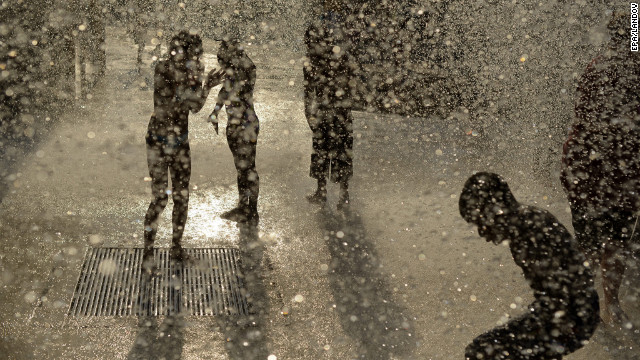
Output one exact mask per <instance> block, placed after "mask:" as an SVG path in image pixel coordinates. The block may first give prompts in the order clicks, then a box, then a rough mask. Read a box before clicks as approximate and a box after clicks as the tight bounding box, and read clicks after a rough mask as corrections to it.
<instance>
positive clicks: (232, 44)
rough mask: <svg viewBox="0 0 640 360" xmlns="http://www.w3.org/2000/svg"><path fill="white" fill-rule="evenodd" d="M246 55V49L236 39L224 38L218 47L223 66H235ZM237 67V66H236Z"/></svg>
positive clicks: (219, 61)
mask: <svg viewBox="0 0 640 360" xmlns="http://www.w3.org/2000/svg"><path fill="white" fill-rule="evenodd" d="M243 55H244V49H243V48H242V46H241V45H240V43H238V42H237V41H235V40H232V39H226V38H225V39H224V40H222V42H221V43H220V48H219V49H218V63H219V64H220V66H222V67H233V66H234V65H237V62H238V61H239V60H240V59H241V57H242V56H243ZM236 67H237V66H236Z"/></svg>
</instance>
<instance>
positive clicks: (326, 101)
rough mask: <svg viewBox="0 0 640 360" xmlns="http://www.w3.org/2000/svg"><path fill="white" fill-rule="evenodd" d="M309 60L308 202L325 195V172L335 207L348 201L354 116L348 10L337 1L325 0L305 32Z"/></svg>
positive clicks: (322, 199) (306, 77)
mask: <svg viewBox="0 0 640 360" xmlns="http://www.w3.org/2000/svg"><path fill="white" fill-rule="evenodd" d="M305 43H306V46H307V57H308V59H309V60H308V62H307V64H305V67H304V69H303V72H304V81H305V88H304V90H305V92H304V93H305V116H306V118H307V122H308V123H309V127H310V128H311V131H312V132H313V140H312V146H313V152H312V153H311V166H310V171H309V175H310V176H311V177H312V178H314V179H316V180H317V183H318V186H317V189H316V191H315V192H314V193H313V194H311V195H308V196H307V199H308V200H309V201H310V202H311V203H318V204H323V203H324V202H326V200H327V176H330V177H331V180H332V181H333V182H334V183H339V184H340V199H339V202H338V208H339V209H340V208H342V207H344V206H345V205H348V204H349V180H350V179H351V176H352V175H353V117H352V115H351V107H352V105H353V101H352V90H353V84H352V83H351V81H352V80H353V79H354V69H355V68H354V66H355V62H353V61H350V54H349V51H350V45H351V44H350V39H349V38H348V26H347V23H346V14H344V11H343V9H342V7H341V6H340V5H337V4H336V3H334V2H325V12H324V14H323V15H322V16H321V17H320V19H319V20H317V21H314V22H312V23H311V24H310V25H309V27H308V28H307V30H306V32H305Z"/></svg>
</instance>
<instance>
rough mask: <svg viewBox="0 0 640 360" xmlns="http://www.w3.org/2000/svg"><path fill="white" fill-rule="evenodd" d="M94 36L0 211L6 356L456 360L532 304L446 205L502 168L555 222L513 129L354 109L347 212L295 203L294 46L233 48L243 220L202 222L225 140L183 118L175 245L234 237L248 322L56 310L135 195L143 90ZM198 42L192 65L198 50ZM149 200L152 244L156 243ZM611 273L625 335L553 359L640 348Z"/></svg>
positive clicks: (111, 39) (123, 232) (125, 45)
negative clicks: (252, 161) (250, 208)
mask: <svg viewBox="0 0 640 360" xmlns="http://www.w3.org/2000/svg"><path fill="white" fill-rule="evenodd" d="M108 35H109V36H108V43H107V53H108V70H107V77H106V78H105V80H104V82H103V83H102V85H101V86H100V87H99V88H97V89H96V91H95V92H94V93H93V94H92V95H93V96H92V98H91V99H89V100H86V101H85V102H84V104H83V107H81V108H80V107H79V108H76V109H74V110H71V111H69V112H68V113H67V114H66V115H65V116H64V117H63V118H62V119H61V120H60V122H59V124H58V125H57V127H56V128H55V129H53V130H52V131H51V133H50V134H49V136H48V138H47V140H45V141H43V142H42V144H41V145H40V146H39V148H38V149H37V150H36V151H34V152H33V153H32V154H30V155H28V156H27V157H26V158H25V159H24V161H23V162H22V163H23V164H24V165H23V166H22V167H19V168H17V169H16V170H15V173H14V174H13V175H14V177H15V179H14V180H12V184H11V185H12V188H11V189H10V190H9V191H8V192H7V195H6V196H5V198H4V200H3V202H2V204H0V231H1V234H2V235H0V246H1V247H2V248H1V249H2V252H1V257H0V266H1V274H0V275H1V278H0V280H1V282H0V285H1V288H2V291H1V292H0V301H1V302H2V304H3V305H2V306H1V307H0V319H1V320H2V328H1V329H0V334H1V339H2V342H1V343H0V351H1V352H2V353H3V356H6V358H10V359H13V358H15V359H23V358H32V357H37V358H51V359H57V358H77V359H95V358H114V359H153V358H162V357H164V358H167V359H178V358H184V359H253V358H255V359H270V360H273V359H356V358H362V359H461V358H463V353H464V348H465V346H466V345H467V344H468V343H469V342H470V341H471V340H472V339H473V338H474V337H475V336H477V335H479V334H481V333H482V332H484V331H487V330H489V329H490V328H492V327H494V326H496V323H497V322H500V321H505V320H506V319H507V317H513V316H517V315H518V314H520V313H522V312H523V307H526V305H527V304H528V303H529V302H530V301H531V300H532V294H531V292H530V290H529V288H528V286H527V284H526V282H525V280H524V278H523V277H522V274H521V272H520V271H519V269H518V268H517V267H516V266H515V265H514V264H513V261H512V259H511V256H510V253H509V251H508V249H507V248H504V247H501V246H498V247H496V246H491V245H488V244H487V243H485V241H484V240H482V239H481V238H479V237H478V236H477V233H476V232H475V230H474V229H473V228H471V227H470V226H468V225H467V224H466V223H464V222H463V220H462V219H461V218H460V216H459V214H458V211H457V195H458V194H459V191H460V189H461V187H462V184H463V183H464V181H465V180H466V178H467V177H468V176H469V175H470V174H472V173H473V171H477V170H490V171H496V172H498V173H500V174H503V175H504V176H505V177H506V178H507V179H508V181H510V183H511V185H512V188H513V190H514V193H515V194H516V196H517V197H518V199H519V200H521V201H523V202H525V203H529V204H537V205H538V206H542V207H545V208H548V209H549V210H551V211H552V212H553V213H554V214H556V215H557V216H558V217H559V218H560V220H561V221H562V222H563V223H564V224H565V225H567V226H568V227H569V226H570V215H569V213H568V207H567V204H566V200H565V199H564V196H563V194H562V192H561V191H560V190H559V189H558V187H557V185H558V184H556V183H554V181H555V182H557V181H556V180H553V179H552V180H549V179H541V178H539V177H537V175H536V174H537V172H536V171H534V170H533V169H532V167H533V166H534V165H533V164H532V163H533V159H532V158H531V157H530V156H529V154H530V152H527V149H526V145H523V143H526V142H525V141H523V142H521V144H520V146H521V147H523V149H522V151H515V154H514V152H512V153H511V155H509V156H505V155H501V154H502V153H503V151H504V148H505V147H508V146H511V145H509V144H506V145H505V144H504V143H502V142H501V141H500V137H501V136H503V134H501V133H499V132H496V133H489V134H486V135H485V136H486V137H487V138H480V137H470V136H467V135H465V133H464V131H463V130H462V129H460V128H458V126H456V125H455V124H451V123H449V122H447V121H446V120H443V119H437V118H429V119H420V118H404V117H399V116H393V115H377V114H371V113H363V112H357V113H355V122H354V135H355V146H354V156H355V158H354V164H355V165H354V166H355V167H354V171H355V175H354V178H353V180H352V182H351V197H352V204H351V206H350V209H349V211H346V212H340V211H337V210H336V208H335V204H336V201H337V186H336V185H332V186H330V188H329V201H328V204H327V206H326V207H324V208H320V207H318V206H315V205H311V204H308V203H307V202H306V200H305V198H304V196H305V195H306V194H308V193H310V192H311V191H312V190H313V189H314V186H315V183H314V181H313V179H311V178H309V177H308V171H309V163H308V162H309V158H310V150H311V132H310V131H309V129H308V125H307V123H306V120H305V118H304V113H303V103H302V71H301V69H302V57H303V54H301V53H293V52H291V51H288V50H287V49H285V48H282V47H277V46H273V45H272V46H263V45H252V46H248V49H247V51H248V53H249V55H250V56H251V57H252V59H253V60H254V62H255V63H256V65H257V68H258V81H257V84H256V94H255V95H256V111H257V114H258V116H259V118H260V121H261V132H260V137H259V143H258V156H257V167H258V172H259V174H260V179H261V189H260V194H261V195H260V202H259V212H260V223H259V225H258V226H257V227H250V226H237V225H236V224H235V223H231V222H228V221H225V220H222V219H220V214H221V213H222V212H223V211H225V210H228V209H230V208H231V207H233V206H234V201H235V199H236V188H235V181H236V180H235V169H234V167H233V161H232V157H231V153H230V151H229V150H228V147H227V144H226V139H225V137H224V136H223V135H215V132H214V131H213V129H212V128H211V127H210V126H209V125H208V124H207V123H206V122H205V118H206V116H207V115H208V114H209V112H210V111H211V109H212V107H213V100H211V98H210V99H209V101H208V102H207V104H206V105H205V108H204V109H203V110H202V111H201V112H200V113H199V114H195V115H191V118H190V119H191V121H190V143H191V149H192V164H193V169H192V180H191V189H192V192H191V198H190V208H189V220H188V223H187V229H186V231H185V235H184V239H183V244H184V246H186V247H237V248H239V249H240V250H241V254H242V257H243V270H244V280H245V282H246V284H247V294H248V296H249V299H250V302H251V303H252V313H251V316H249V317H180V316H179V317H161V318H135V317H123V318H89V319H84V318H70V317H67V316H66V311H67V308H68V306H69V301H70V299H71V297H72V293H73V290H74V287H75V282H76V281H77V278H78V275H79V272H80V266H81V264H82V259H83V256H84V253H85V251H86V248H87V247H88V246H112V247H113V246H117V247H140V246H142V239H141V236H142V230H143V229H142V220H143V217H144V213H145V211H146V207H147V206H148V202H149V201H150V184H149V182H147V181H146V180H145V177H147V176H148V175H147V167H146V156H145V144H144V134H145V132H146V125H147V121H148V118H149V116H150V114H151V111H152V93H151V91H150V90H148V89H147V90H141V89H140V88H139V86H137V83H139V82H140V81H139V79H132V76H133V72H132V70H133V69H134V61H135V51H134V47H133V43H132V41H131V40H130V39H127V38H126V37H125V36H124V33H123V32H121V31H120V29H115V28H110V29H109V32H108ZM204 45H205V46H204V51H205V53H206V54H208V55H206V56H205V62H206V65H207V69H210V68H211V67H212V66H215V61H214V59H215V58H214V57H213V56H212V55H211V54H213V53H214V51H215V49H216V46H215V43H213V42H205V44H204ZM146 76H147V82H148V80H149V77H150V69H149V73H147V74H146ZM213 95H214V94H212V97H213ZM224 124H225V120H224V119H223V120H222V123H221V126H224ZM505 131H506V130H505ZM491 144H499V146H492V145H491ZM527 144H528V145H531V144H530V143H527ZM531 146H533V145H531ZM507 150H509V149H507ZM169 210H170V209H169V208H168V209H167V211H165V212H164V214H163V217H162V222H161V225H160V231H159V232H158V240H157V242H156V243H157V246H162V247H166V246H169V244H170V234H171V229H170V225H171V221H170V211H169ZM629 278H630V279H632V280H633V281H632V282H631V283H630V284H629V285H626V287H624V288H623V290H622V291H623V294H628V295H629V296H625V299H627V300H626V301H625V303H624V306H625V308H626V309H627V311H628V313H629V314H630V316H632V320H633V325H634V327H633V328H632V330H630V331H620V330H614V329H610V328H607V327H601V328H600V329H599V330H598V332H597V333H596V335H595V336H594V338H593V339H592V341H591V342H590V343H589V344H588V345H586V346H585V347H584V348H583V349H581V350H579V351H577V352H576V353H574V354H572V355H570V356H567V357H566V358H567V359H570V360H579V359H607V360H608V359H634V358H638V357H639V356H640V352H639V351H638V350H637V347H638V345H640V342H638V340H637V338H638V336H639V335H638V334H637V333H635V332H634V329H635V327H637V326H638V325H640V308H638V305H637V304H638V303H637V301H633V297H632V296H635V295H637V294H636V291H635V289H636V288H637V286H635V285H637V284H638V281H637V280H634V279H635V278H637V276H636V277H635V278H634V276H630V277H629ZM269 356H271V357H269Z"/></svg>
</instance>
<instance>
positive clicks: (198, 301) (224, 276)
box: [68, 248, 248, 316]
mask: <svg viewBox="0 0 640 360" xmlns="http://www.w3.org/2000/svg"><path fill="white" fill-rule="evenodd" d="M185 250H186V252H187V254H188V255H189V256H190V257H191V259H192V260H193V261H192V262H190V263H187V264H185V265H184V266H176V265H175V264H171V262H170V261H169V249H158V248H156V249H155V250H154V261H155V264H156V268H157V269H158V275H157V276H154V277H152V278H151V279H149V278H147V277H146V276H143V274H142V271H141V263H142V252H143V250H142V249H141V248H128V249H123V248H89V249H88V250H87V254H86V256H85V259H84V263H83V265H82V271H81V272H80V277H79V279H78V284H77V285H76V289H75V292H74V294H73V298H72V299H71V305H70V306H69V312H68V315H72V316H127V315H138V316H161V315H172V314H175V313H179V312H180V313H182V314H185V315H217V314H229V315H233V314H239V315H247V314H248V306H247V302H246V298H245V297H244V295H242V287H243V284H242V281H241V279H240V270H239V268H238V250H237V249H224V248H216V249H185Z"/></svg>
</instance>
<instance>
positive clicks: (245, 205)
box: [209, 41, 260, 222]
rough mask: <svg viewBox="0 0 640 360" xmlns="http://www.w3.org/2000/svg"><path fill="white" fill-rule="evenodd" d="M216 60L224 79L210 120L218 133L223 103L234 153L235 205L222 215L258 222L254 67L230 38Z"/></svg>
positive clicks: (256, 123) (256, 121)
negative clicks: (219, 116)
mask: <svg viewBox="0 0 640 360" xmlns="http://www.w3.org/2000/svg"><path fill="white" fill-rule="evenodd" d="M218 63H219V64H220V66H221V68H222V70H223V71H224V74H225V80H224V82H223V86H222V89H220V93H218V100H217V102H216V106H215V108H214V110H213V112H212V113H211V115H210V116H209V121H210V122H211V123H213V125H214V126H215V129H216V133H218V113H219V111H220V109H222V106H224V107H225V108H226V110H227V129H226V133H227V143H228V144H229V149H230V150H231V153H232V154H233V162H234V164H235V166H236V171H237V181H238V205H237V206H236V207H235V208H233V209H232V210H229V211H226V212H224V213H223V214H222V215H221V217H222V218H223V219H227V220H232V221H237V222H247V221H251V222H257V221H258V194H259V192H260V177H259V176H258V171H257V170H256V147H257V145H258V133H259V132H260V122H259V120H258V117H257V116H256V112H255V109H254V108H253V87H254V86H255V83H256V66H255V65H254V64H253V61H251V59H250V58H249V56H247V54H246V53H245V52H244V50H243V49H242V47H241V46H240V44H238V43H234V42H231V41H222V44H221V45H220V49H219V51H218Z"/></svg>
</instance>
